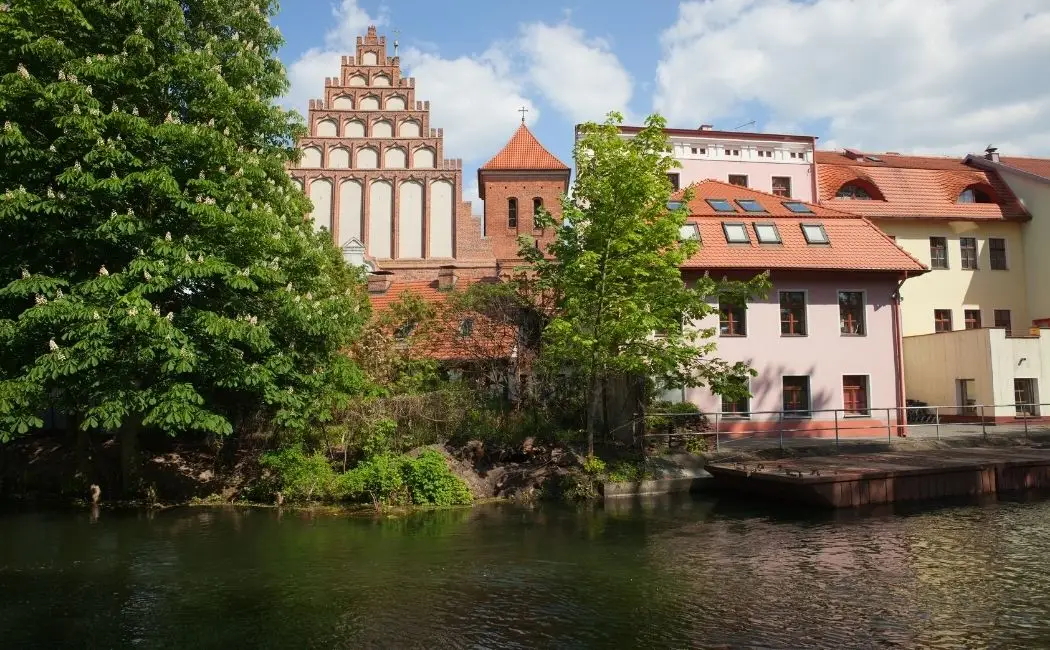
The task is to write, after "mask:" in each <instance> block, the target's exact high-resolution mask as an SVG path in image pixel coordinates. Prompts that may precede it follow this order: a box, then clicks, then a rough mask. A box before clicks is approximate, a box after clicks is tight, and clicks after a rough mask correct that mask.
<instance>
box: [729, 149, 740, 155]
mask: <svg viewBox="0 0 1050 650" xmlns="http://www.w3.org/2000/svg"><path fill="white" fill-rule="evenodd" d="M727 152H728V153H729V155H730V156H739V155H740V150H739V149H733V150H732V151H728V150H727Z"/></svg>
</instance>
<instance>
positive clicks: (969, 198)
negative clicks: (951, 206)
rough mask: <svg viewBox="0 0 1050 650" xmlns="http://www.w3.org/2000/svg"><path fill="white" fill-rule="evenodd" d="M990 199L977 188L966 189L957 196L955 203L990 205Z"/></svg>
mask: <svg viewBox="0 0 1050 650" xmlns="http://www.w3.org/2000/svg"><path fill="white" fill-rule="evenodd" d="M992 202H993V201H992V199H991V197H989V196H988V193H987V192H985V191H984V190H982V189H980V188H977V187H967V188H966V189H965V190H963V191H962V192H961V193H960V194H959V198H958V199H957V200H956V203H992Z"/></svg>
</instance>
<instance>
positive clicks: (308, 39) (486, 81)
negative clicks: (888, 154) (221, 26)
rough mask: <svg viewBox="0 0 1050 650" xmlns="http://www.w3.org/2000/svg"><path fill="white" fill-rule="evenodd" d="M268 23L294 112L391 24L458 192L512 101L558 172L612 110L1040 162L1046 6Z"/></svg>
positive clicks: (1048, 116)
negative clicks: (438, 130) (991, 151)
mask: <svg viewBox="0 0 1050 650" xmlns="http://www.w3.org/2000/svg"><path fill="white" fill-rule="evenodd" d="M275 22H276V24H277V26H278V27H279V28H280V29H281V31H282V33H283V34H284V36H285V39H286V41H287V42H286V45H285V46H284V48H282V50H281V52H280V56H281V59H282V61H283V62H284V63H285V65H286V66H287V67H288V70H289V78H290V80H291V82H292V89H291V91H290V92H289V95H288V96H287V97H286V98H285V99H284V103H285V104H286V105H287V106H289V107H294V108H297V109H299V110H300V112H302V113H305V111H306V108H305V107H306V100H307V99H309V98H311V97H318V96H320V95H321V90H322V87H323V79H324V77H325V76H334V75H336V74H337V72H338V61H339V58H338V57H339V56H340V55H341V54H350V53H352V52H353V43H354V37H355V36H356V35H358V34H362V33H363V32H364V29H365V27H366V26H367V25H368V24H370V23H373V22H374V23H377V24H378V25H379V30H380V33H385V34H387V36H388V41H392V38H393V30H395V29H397V30H399V31H400V42H401V60H402V67H403V68H404V69H405V71H406V73H407V74H411V75H413V76H415V77H416V83H417V97H418V98H419V99H429V100H430V101H431V114H432V124H433V125H434V126H438V127H443V128H444V129H445V142H446V155H448V156H449V157H461V158H463V159H464V165H465V168H466V174H465V185H466V186H467V187H466V188H465V191H466V194H467V195H468V198H470V195H471V194H473V193H474V192H475V191H476V188H473V187H471V186H470V185H471V184H472V182H473V178H474V173H473V170H474V168H475V167H476V166H477V165H478V164H480V163H483V162H484V161H485V160H486V159H487V158H488V157H489V156H491V155H493V154H494V153H495V152H496V151H498V150H499V148H500V147H501V146H502V145H503V144H504V143H505V142H506V140H507V139H508V138H509V137H510V135H511V134H512V133H513V131H514V129H515V128H516V125H517V124H518V122H519V121H520V116H519V114H518V113H517V112H516V109H517V108H518V107H519V106H521V105H526V106H528V107H529V108H530V112H529V113H528V116H527V121H528V123H529V126H530V128H532V129H533V131H534V132H535V133H536V135H537V137H539V138H540V140H541V141H542V142H543V143H544V144H545V145H546V146H547V147H548V148H549V149H551V151H553V152H554V153H555V154H556V155H558V156H559V157H560V158H562V159H563V160H564V161H565V162H566V163H569V164H571V160H570V159H569V158H570V155H571V147H572V135H573V125H574V124H575V123H578V122H581V121H585V120H588V119H601V118H602V116H603V115H604V114H605V113H606V112H607V111H608V110H611V109H617V110H621V111H623V112H625V113H626V114H627V115H628V121H630V122H634V123H637V122H639V121H640V120H641V119H642V118H644V116H645V115H647V114H649V113H650V112H653V111H659V112H660V113H662V114H663V115H665V117H667V119H668V122H669V125H670V126H674V127H681V128H696V127H697V126H699V125H700V124H701V123H712V124H714V125H715V126H716V127H717V128H720V129H726V130H731V129H733V128H735V127H738V126H739V125H741V124H744V123H745V122H750V121H752V120H754V121H755V124H754V126H752V127H748V130H758V131H767V132H789V133H805V134H810V135H816V136H818V137H820V141H819V145H818V146H821V147H822V148H837V147H844V146H848V147H856V148H859V149H864V150H867V151H874V152H878V151H888V150H893V151H901V152H916V153H917V152H922V153H932V154H943V155H961V154H965V153H968V152H973V151H981V150H983V149H984V147H985V146H986V145H988V144H994V145H996V146H998V147H999V149H1000V151H1001V152H1002V153H1003V155H1043V156H1046V155H1050V87H1048V86H1047V84H1045V83H1041V82H1037V80H1038V79H1042V77H1043V76H1044V75H1045V65H1046V63H1047V62H1048V61H1050V3H1048V2H1045V0H1011V1H1010V2H1008V3H1007V2H1002V0H921V1H918V0H686V1H683V2H677V1H673V0H653V1H652V2H649V3H646V4H642V3H637V2H626V1H625V0H569V1H560V0H533V1H532V2H528V3H512V2H506V1H494V0H486V1H479V0H455V1H454V2H445V3H433V2H424V1H423V0H382V1H380V0H284V2H283V8H282V11H281V13H280V14H279V15H278V17H277V19H276V21H275ZM475 209H477V207H476V208H475Z"/></svg>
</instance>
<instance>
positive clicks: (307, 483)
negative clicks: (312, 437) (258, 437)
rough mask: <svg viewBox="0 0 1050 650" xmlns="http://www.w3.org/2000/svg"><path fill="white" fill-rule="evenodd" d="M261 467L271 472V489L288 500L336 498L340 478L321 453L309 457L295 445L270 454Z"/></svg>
mask: <svg viewBox="0 0 1050 650" xmlns="http://www.w3.org/2000/svg"><path fill="white" fill-rule="evenodd" d="M259 464H260V465H262V466H263V468H264V469H266V470H268V471H269V472H270V477H269V480H268V481H267V484H268V487H270V488H271V489H272V491H273V492H280V493H281V494H282V495H283V496H284V498H285V500H287V501H313V500H323V499H330V498H332V497H334V496H336V479H337V475H336V473H335V471H333V470H332V466H331V465H330V464H329V463H328V459H327V458H325V457H324V456H323V455H321V454H317V453H315V454H310V455H307V454H306V453H305V452H304V451H303V448H302V447H301V446H298V445H295V446H292V447H287V448H285V449H282V450H280V451H273V452H267V453H265V454H263V455H262V456H261V457H260V458H259Z"/></svg>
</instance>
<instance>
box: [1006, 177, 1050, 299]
mask: <svg viewBox="0 0 1050 650" xmlns="http://www.w3.org/2000/svg"><path fill="white" fill-rule="evenodd" d="M1000 176H1002V179H1003V180H1004V181H1006V184H1007V185H1009V186H1010V189H1011V190H1013V192H1014V194H1016V195H1017V197H1018V198H1019V199H1021V200H1022V201H1023V202H1024V205H1025V207H1026V208H1028V212H1030V213H1031V215H1032V220H1031V221H1029V222H1028V223H1025V224H1023V225H1022V226H1021V232H1022V234H1023V239H1022V242H1023V243H1022V245H1023V247H1024V274H1025V280H1026V282H1027V285H1028V315H1029V316H1030V317H1031V319H1032V320H1036V319H1050V287H1048V286H1047V283H1046V279H1047V278H1050V255H1047V250H1048V249H1050V183H1046V182H1042V183H1041V182H1039V181H1036V180H1033V179H1031V178H1027V177H1024V176H1021V175H1019V174H1012V173H1010V172H1007V171H1004V172H1002V173H1001V174H1000Z"/></svg>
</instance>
